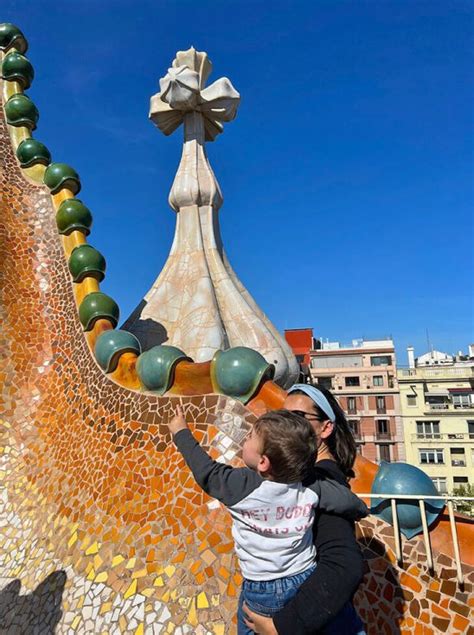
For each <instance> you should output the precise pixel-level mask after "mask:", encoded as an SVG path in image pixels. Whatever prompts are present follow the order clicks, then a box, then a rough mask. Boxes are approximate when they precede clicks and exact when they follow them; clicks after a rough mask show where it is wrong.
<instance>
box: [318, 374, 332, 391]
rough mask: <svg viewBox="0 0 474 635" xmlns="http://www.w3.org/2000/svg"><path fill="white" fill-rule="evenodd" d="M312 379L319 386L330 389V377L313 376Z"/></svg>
mask: <svg viewBox="0 0 474 635" xmlns="http://www.w3.org/2000/svg"><path fill="white" fill-rule="evenodd" d="M314 379H315V381H316V383H317V384H319V386H321V388H326V389H327V390H332V377H315V378H314Z"/></svg>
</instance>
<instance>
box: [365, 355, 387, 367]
mask: <svg viewBox="0 0 474 635" xmlns="http://www.w3.org/2000/svg"><path fill="white" fill-rule="evenodd" d="M370 365H371V366H391V365H392V356H391V355H374V356H373V357H371V358H370Z"/></svg>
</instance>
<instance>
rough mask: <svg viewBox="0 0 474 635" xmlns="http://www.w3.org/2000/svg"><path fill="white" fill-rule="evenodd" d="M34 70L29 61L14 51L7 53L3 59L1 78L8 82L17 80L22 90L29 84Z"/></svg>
mask: <svg viewBox="0 0 474 635" xmlns="http://www.w3.org/2000/svg"><path fill="white" fill-rule="evenodd" d="M34 76H35V72H34V70H33V66H32V65H31V63H30V61H29V60H27V59H26V57H24V56H23V55H21V53H17V52H16V51H14V52H12V53H9V54H8V55H7V56H6V57H5V58H4V60H3V64H2V78H3V79H6V80H8V81H9V82H18V83H19V84H21V86H22V88H23V90H26V89H27V88H29V87H30V86H31V82H32V81H33V77H34Z"/></svg>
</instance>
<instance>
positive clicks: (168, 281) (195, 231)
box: [124, 48, 298, 386]
mask: <svg viewBox="0 0 474 635" xmlns="http://www.w3.org/2000/svg"><path fill="white" fill-rule="evenodd" d="M211 69H212V65H211V62H210V61H209V59H208V57H207V54H206V53H203V52H199V51H196V50H195V49H194V48H190V49H189V50H188V51H180V52H178V53H177V55H176V58H175V60H174V61H173V64H172V67H171V68H170V69H168V72H167V74H166V75H165V77H163V78H162V79H161V80H160V89H161V92H160V93H158V94H156V95H154V96H153V97H152V98H151V109H150V118H151V119H152V121H153V122H154V123H155V124H156V125H157V126H158V128H159V129H160V130H161V131H162V132H163V133H164V134H171V133H172V132H173V131H174V130H176V128H178V126H180V124H181V123H184V145H183V153H182V157H181V161H180V164H179V167H178V171H177V173H176V176H175V179H174V182H173V185H172V187H171V191H170V195H169V203H170V205H171V207H172V208H173V209H174V210H175V211H176V212H177V217H176V230H175V237H174V240H173V244H172V247H171V251H170V254H169V256H168V260H167V262H166V263H165V265H164V267H163V270H162V271H161V273H160V275H159V276H158V278H157V279H156V281H155V283H154V284H153V286H152V288H151V289H150V291H149V292H148V293H147V294H146V296H145V298H144V299H143V301H142V302H141V303H140V305H139V306H138V307H137V308H136V309H135V311H134V312H133V313H132V315H131V316H130V317H129V318H128V320H127V321H126V322H125V324H124V328H126V329H128V330H130V331H131V332H132V333H134V334H135V335H136V336H137V337H138V338H139V339H140V341H141V343H142V346H143V348H144V349H147V348H150V347H151V346H154V345H157V344H162V343H166V344H170V345H172V346H177V347H178V348H181V349H182V350H184V351H185V352H186V354H187V355H189V356H190V357H192V358H193V359H194V360H195V361H197V362H200V361H206V360H209V359H211V358H212V357H213V355H214V353H215V352H216V351H217V350H220V349H222V350H225V349H228V348H230V347H236V346H246V347H249V348H253V349H255V350H256V351H258V352H259V353H261V354H262V355H263V356H264V357H265V359H266V360H267V362H269V363H270V364H274V365H275V367H276V373H275V381H277V382H278V383H279V384H281V385H283V386H288V385H291V383H292V382H293V381H294V380H295V379H296V378H297V375H298V365H297V362H296V360H295V357H294V355H293V353H292V351H291V349H290V348H289V346H288V344H287V343H286V341H285V340H284V338H283V337H282V336H281V335H280V333H279V332H278V331H277V330H276V328H275V327H274V326H273V325H272V323H271V322H270V320H269V319H268V318H267V317H266V316H265V314H264V313H263V312H262V311H261V309H260V308H259V307H258V305H257V304H256V302H255V300H254V299H253V298H252V296H251V295H250V293H249V292H248V291H247V290H246V289H245V287H244V286H243V284H242V283H241V282H240V280H239V279H238V277H237V275H236V274H235V272H234V271H233V269H232V267H231V265H230V263H229V261H228V259H227V257H226V255H225V252H224V247H223V244H222V238H221V234H220V228H219V217H218V213H219V209H220V207H221V205H222V203H223V197H222V191H221V189H220V186H219V183H218V182H217V179H216V177H215V175H214V172H213V170H212V168H211V166H210V164H209V160H208V157H207V153H206V149H205V142H206V141H213V140H214V139H215V138H216V135H217V134H219V133H220V132H222V130H223V123H224V122H228V121H232V119H234V118H235V116H236V114H237V108H238V105H239V101H240V95H239V93H238V92H237V91H236V90H235V88H234V87H233V86H232V84H231V82H230V80H229V79H227V78H226V77H223V78H220V79H218V80H217V81H215V82H214V83H212V84H211V85H210V86H208V87H207V88H205V82H206V79H207V77H208V76H209V74H210V72H211Z"/></svg>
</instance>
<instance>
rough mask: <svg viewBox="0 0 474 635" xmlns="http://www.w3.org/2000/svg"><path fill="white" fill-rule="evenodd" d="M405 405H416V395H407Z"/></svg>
mask: <svg viewBox="0 0 474 635" xmlns="http://www.w3.org/2000/svg"><path fill="white" fill-rule="evenodd" d="M407 406H416V395H407Z"/></svg>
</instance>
